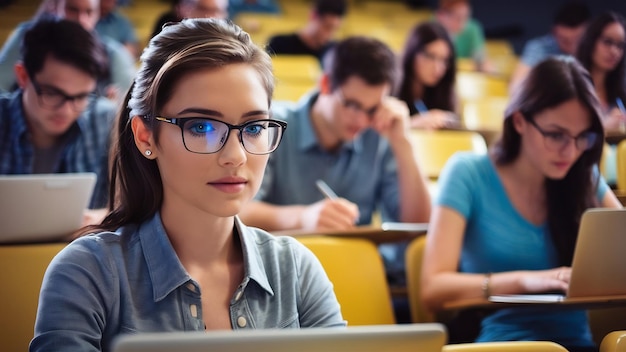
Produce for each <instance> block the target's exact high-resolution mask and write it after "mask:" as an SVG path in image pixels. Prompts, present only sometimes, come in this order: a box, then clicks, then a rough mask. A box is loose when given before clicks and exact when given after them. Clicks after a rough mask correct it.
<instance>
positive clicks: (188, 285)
mask: <svg viewBox="0 0 626 352" xmlns="http://www.w3.org/2000/svg"><path fill="white" fill-rule="evenodd" d="M187 288H188V289H189V291H191V292H196V286H194V284H192V283H191V282H190V283H188V284H187Z"/></svg>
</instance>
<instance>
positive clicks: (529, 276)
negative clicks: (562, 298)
mask: <svg viewBox="0 0 626 352" xmlns="http://www.w3.org/2000/svg"><path fill="white" fill-rule="evenodd" d="M571 271H572V269H571V268H569V267H559V268H555V269H550V270H538V271H524V272H522V274H521V276H520V283H521V286H522V287H521V289H522V290H521V292H528V293H541V292H548V291H562V292H566V291H567V288H568V286H569V278H570V273H571ZM492 280H493V277H492Z"/></svg>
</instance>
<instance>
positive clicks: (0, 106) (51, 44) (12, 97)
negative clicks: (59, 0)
mask: <svg viewBox="0 0 626 352" xmlns="http://www.w3.org/2000/svg"><path fill="white" fill-rule="evenodd" d="M106 57H107V56H106V52H105V50H104V48H103V47H102V45H101V44H100V42H99V41H98V40H97V39H96V38H95V37H94V36H93V35H92V34H91V33H90V32H87V31H86V30H85V29H83V27H81V25H80V24H78V23H76V22H72V21H68V20H56V19H42V20H40V21H38V22H36V23H35V24H34V25H33V27H32V28H30V29H29V30H28V31H26V34H25V36H24V41H23V46H22V58H23V59H22V60H21V61H20V62H18V64H16V66H15V76H16V78H17V83H18V86H19V88H18V89H17V90H16V91H14V92H12V93H4V94H1V95H0V175H7V174H36V173H73V172H95V173H96V174H97V175H98V180H97V182H96V188H95V191H94V195H93V198H92V200H91V204H90V208H94V209H95V208H104V207H105V206H106V205H107V195H108V167H107V163H108V147H109V142H110V138H109V132H110V131H111V129H112V122H113V118H114V115H115V106H114V105H113V104H112V103H111V102H110V101H109V100H108V99H105V98H96V97H95V95H94V94H93V93H94V91H95V90H96V82H97V80H98V78H99V77H101V76H102V75H104V74H105V72H106V70H107V60H106ZM103 213H104V210H102V209H99V210H97V211H91V212H88V213H87V215H86V219H85V220H86V222H92V221H97V220H98V217H99V215H103Z"/></svg>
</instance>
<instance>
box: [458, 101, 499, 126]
mask: <svg viewBox="0 0 626 352" xmlns="http://www.w3.org/2000/svg"><path fill="white" fill-rule="evenodd" d="M508 103H509V98H508V97H499V96H489V97H484V98H481V99H477V100H469V101H465V102H463V107H462V109H463V110H462V114H461V116H462V119H463V125H465V128H467V129H468V130H473V131H481V130H489V131H498V132H499V131H502V124H503V122H504V112H505V110H506V107H507V105H508Z"/></svg>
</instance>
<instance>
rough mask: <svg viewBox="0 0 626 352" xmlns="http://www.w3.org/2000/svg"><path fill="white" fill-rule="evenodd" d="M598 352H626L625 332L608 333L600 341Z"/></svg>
mask: <svg viewBox="0 0 626 352" xmlns="http://www.w3.org/2000/svg"><path fill="white" fill-rule="evenodd" d="M600 352H626V330H620V331H613V332H610V333H608V334H607V335H606V336H605V337H604V338H603V339H602V343H601V344H600Z"/></svg>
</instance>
